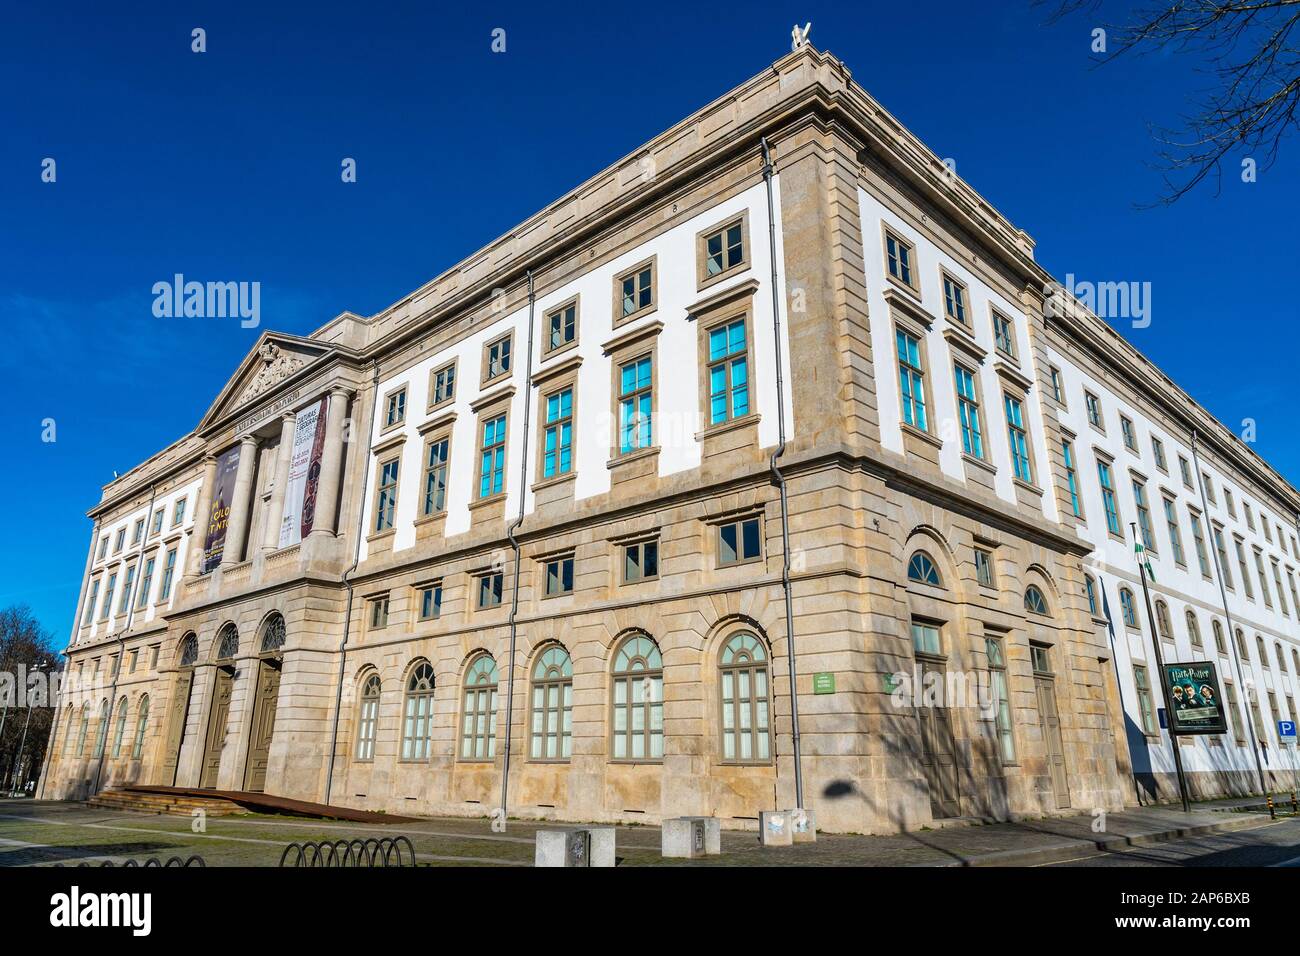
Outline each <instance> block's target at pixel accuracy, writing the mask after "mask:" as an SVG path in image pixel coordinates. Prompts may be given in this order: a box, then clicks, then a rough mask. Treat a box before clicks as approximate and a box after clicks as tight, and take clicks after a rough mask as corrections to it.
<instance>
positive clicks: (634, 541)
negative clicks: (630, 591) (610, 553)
mask: <svg viewBox="0 0 1300 956" xmlns="http://www.w3.org/2000/svg"><path fill="white" fill-rule="evenodd" d="M651 544H652V545H654V547H655V573H654V574H644V573H643V574H642V575H641V576H640V577H638V578H632V579H630V580H629V579H628V576H627V562H628V558H627V551H628V549H629V548H640V549H641V551H640V554H641V557H640V561H639V564H640V566H641V567H643V568H644V567H645V548H646V545H651ZM614 546H615V547H616V548H617V549H618V556H619V562H618V586H619V587H627V586H628V585H636V584H644V583H645V582H647V581H658V580H659V575H660V560H661V559H662V554H661V553H660V550H661V547H662V541H661V538H660V534H659V531H658V529H656V530H655V531H652V532H648V533H645V534H639V535H634V536H631V537H627V538H621V539H619V540H617V541H615V542H614Z"/></svg>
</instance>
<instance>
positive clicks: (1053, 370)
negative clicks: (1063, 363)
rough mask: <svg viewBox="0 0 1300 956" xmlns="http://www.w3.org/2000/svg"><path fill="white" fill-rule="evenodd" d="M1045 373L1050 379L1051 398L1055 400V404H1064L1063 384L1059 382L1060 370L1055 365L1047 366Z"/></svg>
mask: <svg viewBox="0 0 1300 956" xmlns="http://www.w3.org/2000/svg"><path fill="white" fill-rule="evenodd" d="M1047 374H1048V376H1049V377H1050V379H1051V385H1052V398H1054V399H1055V400H1056V404H1058V405H1061V406H1064V405H1065V385H1064V384H1063V383H1062V382H1061V370H1060V369H1059V368H1057V367H1056V366H1055V365H1053V366H1051V367H1050V368H1048V370H1047Z"/></svg>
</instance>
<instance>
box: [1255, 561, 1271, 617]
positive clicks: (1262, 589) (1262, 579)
mask: <svg viewBox="0 0 1300 956" xmlns="http://www.w3.org/2000/svg"><path fill="white" fill-rule="evenodd" d="M1255 573H1256V574H1258V575H1259V593H1260V596H1261V597H1262V598H1263V599H1264V606H1265V607H1272V606H1273V594H1272V592H1270V591H1269V589H1268V576H1267V575H1266V574H1265V573H1264V556H1263V555H1262V554H1261V553H1260V551H1259V549H1258V548H1256V549H1255Z"/></svg>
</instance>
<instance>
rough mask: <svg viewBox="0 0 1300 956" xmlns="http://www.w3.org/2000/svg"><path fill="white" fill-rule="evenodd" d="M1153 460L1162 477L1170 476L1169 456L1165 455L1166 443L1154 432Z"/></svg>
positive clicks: (1152, 442) (1152, 443)
mask: <svg viewBox="0 0 1300 956" xmlns="http://www.w3.org/2000/svg"><path fill="white" fill-rule="evenodd" d="M1151 460H1152V461H1154V462H1155V464H1156V469H1157V470H1158V471H1159V472H1160V473H1161V474H1162V475H1168V474H1169V456H1168V455H1167V454H1166V453H1165V443H1164V442H1163V441H1161V440H1160V438H1159V436H1157V435H1156V434H1155V433H1154V432H1153V433H1152V435H1151Z"/></svg>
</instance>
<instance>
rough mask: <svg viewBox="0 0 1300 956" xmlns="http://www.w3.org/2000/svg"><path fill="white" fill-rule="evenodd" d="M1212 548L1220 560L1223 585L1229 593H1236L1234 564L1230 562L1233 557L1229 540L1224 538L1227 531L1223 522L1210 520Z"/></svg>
mask: <svg viewBox="0 0 1300 956" xmlns="http://www.w3.org/2000/svg"><path fill="white" fill-rule="evenodd" d="M1209 524H1210V547H1212V548H1213V549H1214V552H1215V554H1216V555H1217V556H1218V558H1219V571H1220V573H1221V574H1222V575H1223V585H1224V587H1226V588H1227V589H1228V590H1229V591H1232V592H1234V593H1236V590H1237V588H1236V585H1235V584H1234V583H1233V580H1232V562H1231V561H1230V560H1229V559H1230V558H1231V555H1230V554H1228V539H1227V538H1225V537H1224V536H1223V532H1224V530H1225V528H1224V525H1223V523H1222V522H1221V521H1214V520H1210V522H1209Z"/></svg>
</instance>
